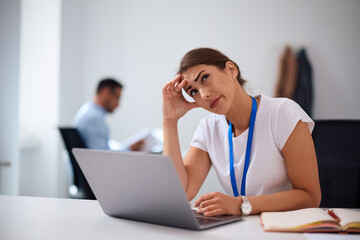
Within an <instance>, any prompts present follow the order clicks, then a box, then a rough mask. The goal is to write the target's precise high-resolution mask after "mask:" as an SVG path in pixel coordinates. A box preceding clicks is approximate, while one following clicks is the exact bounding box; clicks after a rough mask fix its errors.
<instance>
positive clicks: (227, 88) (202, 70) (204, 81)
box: [182, 62, 239, 115]
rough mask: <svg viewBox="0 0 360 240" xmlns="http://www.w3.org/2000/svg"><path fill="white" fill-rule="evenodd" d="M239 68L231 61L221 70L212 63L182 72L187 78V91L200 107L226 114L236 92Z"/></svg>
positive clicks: (183, 77)
mask: <svg viewBox="0 0 360 240" xmlns="http://www.w3.org/2000/svg"><path fill="white" fill-rule="evenodd" d="M236 75H237V69H236V67H235V66H234V64H232V63H231V62H227V63H226V67H225V68H224V69H223V70H220V69H219V68H217V67H216V66H212V65H203V64H202V65H197V66H194V67H191V68H189V69H188V70H186V71H185V72H184V73H183V74H182V79H183V80H186V81H187V82H186V85H185V87H184V90H185V92H186V93H187V94H188V95H189V96H191V97H192V98H194V100H195V101H196V103H197V104H198V105H199V107H202V108H204V109H206V110H208V111H210V112H213V113H216V114H223V115H226V114H227V113H228V111H229V110H230V107H231V104H232V102H233V98H234V93H235V84H239V83H238V81H237V79H236Z"/></svg>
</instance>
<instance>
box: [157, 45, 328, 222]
mask: <svg viewBox="0 0 360 240" xmlns="http://www.w3.org/2000/svg"><path fill="white" fill-rule="evenodd" d="M244 84H245V81H244V80H243V79H242V78H241V74H240V70H239V67H238V66H237V64H236V63H234V62H233V61H231V60H230V59H229V58H228V57H226V56H225V55H223V54H222V53H220V52H219V51H217V50H214V49H209V48H199V49H194V50H192V51H190V52H188V53H187V54H186V55H185V56H184V57H183V59H182V60H181V63H180V68H179V71H178V75H177V76H176V77H175V79H174V80H172V81H171V82H169V83H167V84H166V85H165V86H164V87H163V90H162V94H163V130H164V155H167V156H170V157H171V159H172V161H173V163H174V166H175V168H176V171H177V173H178V175H179V177H180V180H181V183H182V185H183V187H184V189H185V192H186V195H187V197H188V199H189V200H192V199H193V198H194V197H195V196H196V194H197V193H198V191H199V189H200V187H201V185H202V184H203V182H204V180H205V178H206V176H207V174H208V172H209V170H210V167H211V165H213V166H214V168H215V171H216V173H217V176H218V178H219V181H220V183H221V185H222V186H223V188H224V189H225V190H226V192H227V194H229V195H225V194H222V193H218V192H213V193H208V194H205V195H203V196H201V197H200V198H199V199H197V200H196V201H195V204H194V205H195V207H198V212H199V213H203V214H204V215H205V216H217V215H245V216H247V215H250V214H259V213H261V212H265V211H284V210H294V209H299V208H307V207H318V206H319V203H320V199H321V192H320V184H319V177H318V168H317V161H316V154H315V149H314V144H313V141H312V137H311V131H312V129H313V127H314V122H313V121H312V120H311V119H310V117H309V116H308V115H307V114H306V113H305V112H304V111H303V110H302V109H301V108H300V107H299V106H298V105H297V104H296V103H295V102H293V101H291V100H289V99H286V98H270V97H267V96H264V95H260V96H256V97H254V98H253V97H251V96H249V95H248V94H247V93H246V92H245V90H244V89H243V85H244ZM182 89H184V90H185V92H186V93H187V94H189V95H190V96H191V97H192V98H194V100H195V102H188V101H187V100H186V99H185V98H184V96H183V95H182ZM196 107H201V108H203V109H206V110H208V111H209V112H211V113H213V114H212V115H210V116H208V117H206V118H205V119H203V120H202V121H201V122H200V124H199V126H198V128H197V130H196V132H195V134H194V137H193V140H192V142H191V147H190V149H189V151H188V152H187V154H186V156H185V158H184V159H182V156H181V153H180V145H179V138H178V130H177V122H178V120H179V119H180V118H181V117H182V116H183V115H184V114H185V113H186V112H188V111H189V110H191V109H193V108H196ZM249 126H250V127H249ZM245 195H246V196H245Z"/></svg>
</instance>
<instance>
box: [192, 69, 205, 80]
mask: <svg viewBox="0 0 360 240" xmlns="http://www.w3.org/2000/svg"><path fill="white" fill-rule="evenodd" d="M204 71H205V70H202V71H201V72H199V74H198V75H197V76H196V78H195V80H194V82H197V81H198V80H199V77H200V75H201V74H202V73H203V72H204Z"/></svg>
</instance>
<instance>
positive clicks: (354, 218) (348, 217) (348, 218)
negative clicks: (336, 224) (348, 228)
mask: <svg viewBox="0 0 360 240" xmlns="http://www.w3.org/2000/svg"><path fill="white" fill-rule="evenodd" d="M332 210H334V212H335V214H336V215H337V216H338V217H339V218H340V225H341V226H345V225H347V224H349V223H352V222H353V223H355V222H358V223H360V211H357V210H351V209H344V208H333V209H332Z"/></svg>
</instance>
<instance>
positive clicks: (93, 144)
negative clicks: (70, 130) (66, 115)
mask: <svg viewBox="0 0 360 240" xmlns="http://www.w3.org/2000/svg"><path fill="white" fill-rule="evenodd" d="M106 114H107V111H106V110H105V109H104V108H102V107H100V106H99V105H97V104H95V103H85V104H84V105H83V106H82V107H81V108H80V109H79V111H78V112H77V114H76V116H75V118H74V122H73V125H74V126H75V127H76V128H77V130H78V131H79V133H80V135H81V137H82V138H83V140H84V142H85V144H86V146H87V147H88V148H93V149H110V148H109V140H110V139H109V128H108V126H107V125H106V123H105V116H106Z"/></svg>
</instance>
